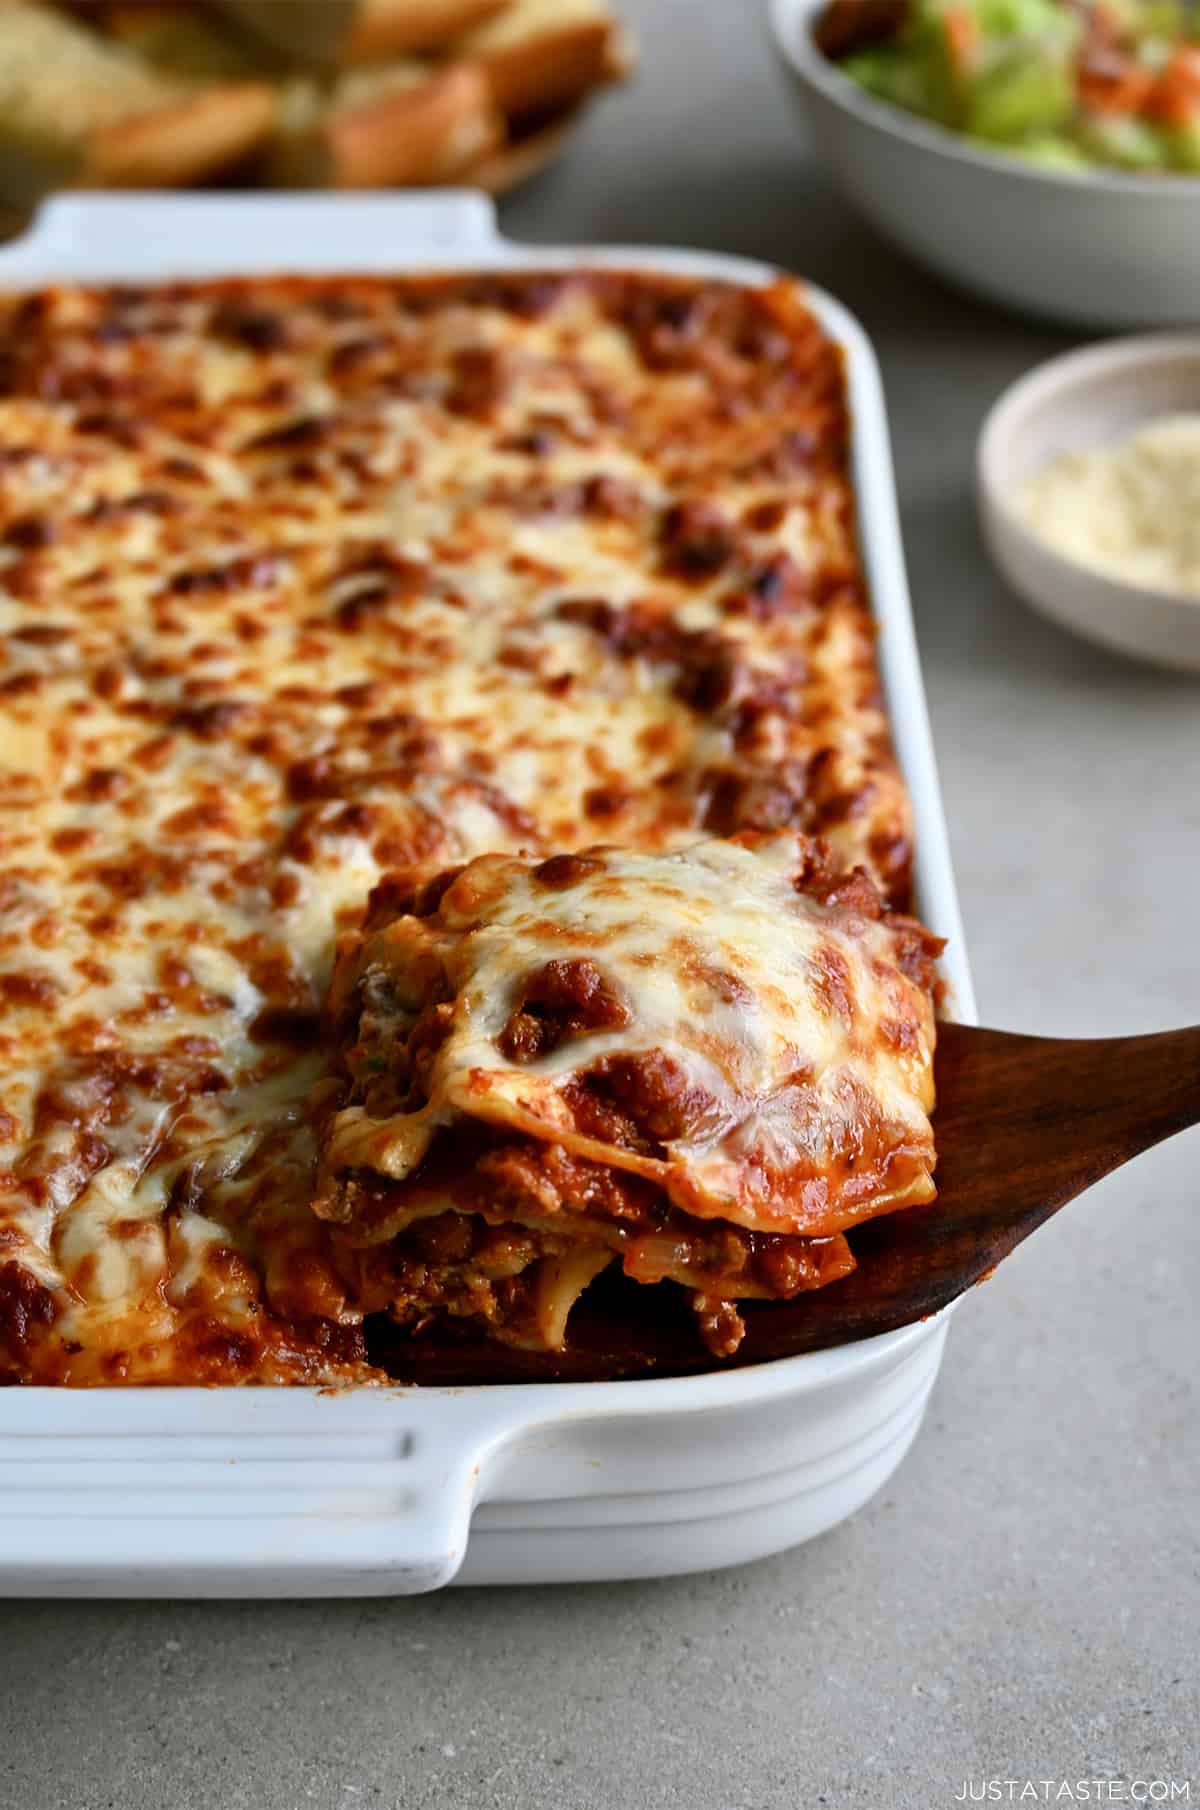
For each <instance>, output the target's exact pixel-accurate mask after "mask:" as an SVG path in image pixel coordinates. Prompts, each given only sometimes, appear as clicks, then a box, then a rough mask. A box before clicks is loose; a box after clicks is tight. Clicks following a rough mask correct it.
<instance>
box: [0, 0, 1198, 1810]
mask: <svg viewBox="0 0 1200 1810" xmlns="http://www.w3.org/2000/svg"><path fill="white" fill-rule="evenodd" d="M627 10H628V11H629V13H630V14H631V15H632V16H633V18H634V20H635V22H636V23H637V25H638V26H639V28H640V30H641V33H642V38H643V44H644V69H643V74H642V76H641V78H640V80H639V81H638V83H637V84H636V86H634V87H632V88H630V89H629V90H628V92H627V93H624V94H622V95H620V96H617V97H614V98H612V99H610V100H609V101H607V102H605V103H604V104H602V105H601V106H599V107H598V108H597V109H596V111H595V113H594V115H593V117H592V119H591V120H590V121H589V123H588V125H587V127H586V129H585V130H584V132H583V133H582V134H581V135H580V137H579V139H578V140H577V142H576V143H575V145H574V146H573V148H572V149H571V151H570V154H569V155H568V157H567V158H566V160H565V161H564V162H563V164H562V165H561V167H560V168H559V169H558V170H557V171H555V172H554V173H553V174H551V175H549V176H547V177H545V178H544V179H542V180H541V181H540V182H538V183H537V184H536V185H534V186H533V187H531V188H529V189H528V190H527V191H526V193H525V194H523V195H522V196H521V197H519V198H518V199H516V200H514V201H513V202H512V203H511V204H510V205H509V206H508V208H507V222H508V226H509V229H510V230H511V231H512V232H513V233H514V234H517V235H522V236H526V237H529V238H536V239H547V240H549V239H555V238H562V237H566V236H570V237H573V238H582V239H604V238H609V239H617V238H626V239H636V240H645V241H655V240H658V241H671V240H674V241H676V242H683V243H691V244H697V245H708V246H717V247H726V248H729V249H733V250H737V251H744V252H749V253H752V254H758V255H763V256H766V257H770V258H775V259H778V260H779V261H781V262H783V263H785V264H790V265H792V266H793V267H795V268H797V269H799V270H802V271H806V272H808V273H810V274H811V275H812V276H814V277H815V278H817V279H818V280H820V281H821V282H823V283H826V284H827V285H828V286H829V287H830V288H832V289H834V290H835V291H837V292H838V293H839V294H840V295H841V296H843V297H844V298H845V299H846V300H847V301H848V302H849V303H850V305H851V306H852V307H854V308H855V309H856V310H857V311H858V312H859V314H860V315H861V316H862V318H863V320H864V321H865V322H866V325H867V327H868V328H869V330H870V331H871V333H872V334H873V336H874V338H875V341H876V344H877V346H878V348H879V351H880V354H881V358H882V362H883V368H884V375H885V379H886V382H887V388H888V394H889V400H890V403H891V408H892V421H893V431H894V435H895V446H896V455H897V461H898V467H899V477H900V492H901V498H902V504H903V514H904V527H905V535H906V540H907V547H908V557H909V564H910V572H911V577H912V583H913V590H914V594H915V598H916V607H917V619H918V628H919V632H920V639H921V647H922V652H923V655H924V661H925V671H926V676H927V680H928V685H929V691H930V701H931V705H932V711H933V718H934V726H935V731H936V737H937V744H938V751H939V755H940V758H941V764H942V771H943V775H944V779H945V788H946V798H947V805H948V809H949V815H950V824H951V829H952V833H953V841H954V849H955V854H956V857H957V861H958V870H959V876H960V880H961V886H962V894H963V904H964V909H965V912H966V919H967V927H968V933H969V940H970V946H971V953H972V956H973V959H974V965H975V971H976V977H977V981H978V985H979V991H980V997H981V1001H982V1005H983V1009H984V1012H985V1014H986V1016H987V1018H988V1019H990V1020H991V1021H992V1022H994V1023H997V1024H1001V1025H1005V1026H1009V1027H1013V1028H1018V1029H1024V1030H1032V1031H1060V1032H1064V1033H1083V1034H1086V1033H1100V1032H1108V1031H1113V1032H1116V1031H1127V1030H1128V1031H1132V1030H1139V1029H1144V1028H1150V1027H1154V1026H1159V1025H1167V1024H1172V1023H1179V1022H1182V1021H1184V1020H1186V1019H1195V1018H1197V1017H1200V955H1198V950H1197V934H1196V933H1197V924H1198V911H1197V901H1198V893H1200V884H1198V883H1200V685H1197V684H1192V683H1187V682H1185V681H1182V680H1176V679H1172V678H1170V677H1167V676H1162V675H1158V674H1155V673H1153V672H1150V671H1141V670H1138V669H1137V668H1135V667H1133V666H1129V665H1124V664H1121V663H1118V662H1117V661H1116V660H1115V659H1109V658H1107V657H1105V656H1103V655H1101V654H1099V653H1095V652H1092V651H1090V650H1089V649H1088V648H1086V647H1084V646H1082V645H1080V644H1077V643H1075V642H1073V641H1071V640H1069V639H1067V637H1066V636H1064V635H1062V634H1059V633H1058V632H1057V631H1055V630H1054V629H1052V628H1050V627H1048V626H1046V625H1043V624H1042V623H1041V622H1039V621H1038V620H1037V619H1036V618H1034V617H1033V616H1031V615H1029V614H1027V613H1026V612H1025V611H1024V610H1023V609H1022V607H1021V606H1020V605H1019V604H1018V603H1017V602H1016V601H1015V600H1014V599H1013V598H1012V597H1011V596H1010V595H1008V594H1007V592H1006V591H1005V590H1004V588H1003V587H1002V586H1001V584H1000V583H999V582H998V581H997V580H996V579H995V578H994V577H993V576H992V575H991V574H990V572H989V569H988V566H987V564H986V563H985V560H984V557H983V554H982V552H981V550H980V548H979V545H978V543H977V539H976V533H975V527H974V522H973V517H972V511H971V505H970V485H971V459H972V448H973V444H974V439H975V434H976V430H977V427H978V424H979V421H980V419H981V417H982V414H983V412H984V410H985V408H986V407H987V405H988V404H989V402H990V401H991V400H992V398H993V397H994V396H995V395H996V394H997V393H998V392H999V391H1000V389H1001V388H1002V387H1003V386H1004V385H1005V384H1006V383H1007V382H1009V380H1010V379H1012V378H1013V377H1015V376H1016V375H1017V374H1018V373H1019V372H1020V371H1022V370H1024V369H1025V368H1026V367H1027V366H1028V365H1030V364H1031V363H1033V362H1034V361H1035V360H1037V359H1039V358H1042V357H1044V356H1046V355H1047V354H1049V353H1051V352H1054V351H1055V350H1057V349H1058V348H1059V347H1060V346H1061V345H1063V344H1065V343H1066V341H1065V339H1064V338H1063V337H1062V336H1060V335H1058V334H1056V333H1055V332H1054V331H1052V330H1049V329H1039V328H1036V327H1033V326H1030V325H1028V324H1022V323H1020V322H1017V321H1014V320H1012V319H1008V318H1005V317H1003V316H1001V315H999V314H995V313H992V312H990V311H988V310H986V309H984V308H982V307H979V306H976V305H974V304H971V303H968V302H966V301H963V300H960V299H959V298H957V297H954V296H952V295H950V294H949V293H947V292H945V291H943V290H942V289H940V288H937V287H935V286H934V285H933V284H932V283H930V282H927V281H926V280H925V279H924V278H922V277H920V276H918V275H917V274H915V273H914V272H913V271H912V270H911V269H910V268H909V267H908V266H907V265H906V264H905V263H903V262H901V261H900V259H899V258H896V257H893V256H892V255H891V254H890V253H889V252H887V251H885V250H883V249H882V248H881V247H880V246H879V245H878V244H877V243H876V242H875V241H874V240H873V239H872V238H871V237H870V236H869V235H868V234H867V232H866V231H865V230H863V229H861V228H859V227H858V226H857V225H856V224H854V223H852V222H851V221H849V220H848V219H847V218H846V217H845V216H844V214H843V212H842V210H841V208H840V207H839V206H838V205H837V203H836V202H835V201H834V199H833V198H832V195H831V193H830V191H829V189H828V188H827V186H826V184H825V183H824V181H823V180H822V179H821V178H820V176H819V175H818V174H817V173H816V171H815V169H814V168H813V166H812V165H811V163H810V161H809V160H808V158H807V156H806V151H805V147H804V144H803V142H802V139H801V136H800V133H799V131H798V128H797V126H796V124H795V122H794V120H793V118H792V116H791V113H790V111H789V109H788V106H787V104H786V100H785V96H784V93H783V90H782V87H781V84H780V83H779V81H778V79H777V77H776V74H775V72H774V70H773V69H772V67H771V64H770V59H769V57H768V54H767V51H766V48H765V45H764V43H763V41H762V37H761V33H760V30H759V25H758V18H757V11H758V9H757V6H756V5H755V4H752V3H751V0H640V4H637V5H634V4H632V0H630V3H629V4H628V9H627ZM1198 1159H1200V1134H1197V1133H1192V1134H1190V1135H1188V1136H1186V1137H1183V1138H1180V1139H1178V1140H1176V1142H1175V1143H1174V1144H1172V1145H1169V1146H1167V1147H1164V1148H1162V1149H1160V1150H1158V1151H1157V1152H1153V1153H1151V1154H1150V1155H1148V1156H1146V1157H1144V1158H1142V1159H1141V1160H1140V1161H1139V1162H1138V1163H1136V1164H1135V1165H1134V1166H1133V1167H1132V1168H1130V1169H1129V1170H1127V1171H1126V1172H1125V1173H1124V1174H1123V1175H1121V1176H1120V1177H1118V1178H1115V1179H1113V1180H1111V1181H1110V1182H1109V1183H1107V1184H1105V1185H1103V1186H1101V1187H1099V1188H1097V1189H1096V1190H1095V1191H1094V1193H1092V1194H1091V1195H1090V1196H1088V1197H1087V1199H1086V1200H1085V1201H1083V1202H1081V1203H1079V1204H1078V1205H1077V1206H1076V1207H1074V1208H1073V1209H1071V1210H1070V1211H1068V1212H1067V1213H1066V1214H1064V1215H1063V1216H1062V1217H1061V1219H1060V1220H1059V1222H1058V1223H1056V1224H1053V1225H1052V1226H1051V1227H1049V1228H1048V1229H1047V1230H1046V1231H1044V1232H1043V1233H1042V1234H1040V1236H1039V1237H1038V1238H1037V1239H1036V1240H1035V1241H1034V1242H1033V1243H1032V1244H1031V1245H1026V1246H1025V1247H1024V1248H1023V1250H1021V1251H1020V1252H1018V1253H1017V1255H1016V1256H1015V1257H1014V1258H1013V1259H1012V1260H1011V1261H1010V1262H1009V1263H1008V1264H1006V1265H1005V1267H1004V1269H1003V1271H1002V1273H1001V1274H999V1275H998V1276H997V1277H996V1278H995V1279H994V1280H993V1281H992V1282H991V1283H990V1284H988V1285H987V1287H986V1288H985V1289H983V1290H982V1291H980V1292H979V1293H978V1294H977V1295H976V1296H975V1297H974V1298H973V1299H972V1300H971V1302H970V1303H969V1304H968V1305H967V1306H966V1308H965V1309H964V1311H963V1312H962V1314H961V1317H960V1319H959V1321H958V1322H957V1324H956V1326H955V1328H954V1331H953V1333H952V1337H951V1349H950V1354H949V1359H948V1362H947V1365H946V1368H945V1371H944V1374H943V1377H942V1380H941V1382H940V1384H939V1386H938V1389H937V1393H936V1396H935V1399H934V1403H933V1407H932V1410H931V1413H930V1418H929V1420H928V1422H927V1424H926V1427H925V1430H924V1432H923V1433H922V1435H921V1438H920V1440H919V1442H918V1444H917V1446H916V1448H915V1450H914V1452H913V1453H912V1455H911V1456H910V1457H909V1459H908V1460H907V1462H906V1463H905V1465H904V1466H903V1468H902V1470H901V1471H900V1473H899V1474H898V1475H897V1476H896V1478H895V1479H894V1480H893V1483H892V1485H891V1486H890V1487H889V1488H888V1489H887V1491H886V1492H885V1493H884V1495H883V1496H882V1497H881V1498H879V1499H878V1500H876V1501H875V1502H874V1503H873V1504H872V1505H871V1506H870V1507H869V1508H868V1509H866V1510H865V1511H864V1512H863V1513H862V1514H860V1515H859V1516H858V1517H857V1519H855V1520H854V1521H853V1522H851V1523H850V1524H849V1525H847V1526H845V1527H843V1528H841V1529H839V1530H837V1531H836V1532H834V1533H832V1534H830V1535H827V1536H826V1537H825V1538H824V1539H821V1540H819V1541H817V1542H816V1543H814V1544H813V1545H811V1546H809V1547H807V1548H806V1549H804V1550H801V1551H799V1552H796V1553H793V1554H790V1555H787V1556H785V1557H782V1558H778V1559H775V1560H771V1561H767V1562H764V1563H761V1564H758V1565H754V1566H750V1567H748V1568H745V1569H742V1570H739V1571H736V1572H730V1573H726V1574H722V1575H714V1576H708V1577H697V1578H691V1579H687V1580H682V1581H676V1582H668V1583H661V1584H635V1585H622V1586H616V1587H592V1588H582V1589H574V1590H570V1589H552V1590H551V1589H545V1590H527V1591H513V1592H491V1593H489V1592H482V1591H468V1592H461V1593H449V1594H446V1595H443V1596H441V1597H438V1598H427V1599H420V1600H414V1601H400V1602H380V1601H372V1602H366V1603H361V1604H358V1603H291V1604H289V1603H280V1604H258V1605H249V1606H238V1605H233V1604H230V1605H222V1604H188V1603H181V1604H160V1605H155V1606H150V1607H142V1606H138V1605H135V1604H97V1603H90V1604H82V1605H79V1604H71V1603H46V1604H40V1605H33V1604H9V1605H3V1606H0V1805H3V1806H4V1807H5V1810H8V1806H12V1807H13V1810H16V1807H17V1806H20V1807H21V1810H52V1807H57V1806H62V1807H63V1810H243V1807H244V1810H285V1807H286V1810H292V1807H301V1806H303V1807H307V1806H310V1805H312V1806H318V1807H319V1810H377V1807H379V1810H390V1807H392V1806H403V1807H404V1810H409V1807H410V1806H411V1807H412V1810H439V1807H441V1806H450V1805H455V1806H475V1805H479V1806H499V1807H502V1810H648V1807H650V1810H652V1807H654V1806H663V1807H664V1810H665V1807H672V1810H673V1807H675V1806H679V1807H680V1810H799V1807H800V1806H805V1807H806V1810H807V1807H808V1806H812V1805H818V1804H828V1805H830V1806H834V1807H835V1810H852V1807H857V1806H863V1807H864V1810H910V1807H911V1810H929V1807H931V1806H932V1807H938V1806H942V1805H945V1806H949V1805H951V1804H952V1803H953V1802H954V1799H955V1796H956V1794H961V1793H962V1792H963V1790H964V1784H965V1781H967V1780H973V1781H975V1783H976V1787H977V1788H978V1786H979V1782H980V1781H982V1780H983V1779H985V1778H999V1779H1012V1778H1015V1779H1017V1780H1018V1781H1024V1780H1025V1779H1027V1778H1028V1779H1032V1780H1047V1779H1048V1780H1052V1781H1054V1782H1055V1789H1057V1786H1058V1783H1059V1782H1060V1781H1063V1780H1067V1781H1072V1782H1074V1781H1077V1780H1081V1779H1084V1780H1091V1779H1096V1778H1111V1779H1114V1780H1116V1781H1117V1785H1116V1786H1114V1787H1112V1789H1111V1790H1110V1793H1109V1795H1108V1796H1107V1797H1106V1798H1101V1797H1100V1796H1099V1793H1098V1791H1097V1788H1096V1787H1095V1786H1093V1787H1092V1788H1091V1798H1090V1801H1091V1802H1093V1803H1095V1802H1097V1801H1108V1802H1121V1801H1130V1800H1129V1799H1128V1797H1127V1796H1126V1797H1125V1798H1122V1796H1121V1795H1120V1791H1124V1792H1125V1793H1128V1792H1129V1791H1130V1789H1131V1788H1132V1786H1133V1784H1134V1782H1135V1781H1137V1780H1146V1781H1153V1780H1159V1779H1166V1780H1171V1779H1174V1780H1176V1781H1177V1782H1178V1781H1182V1780H1184V1779H1188V1778H1190V1780H1191V1801H1192V1802H1196V1801H1198V1800H1200V1746H1198V1738H1197V1731H1198V1729H1200V1695H1198V1677H1197V1673H1198V1663H1197V1661H1198V1648H1200V1633H1198V1629H1200V1578H1198V1557H1197V1534H1198V1522H1200V1506H1198V1505H1200V1454H1198V1449H1197V1448H1198V1444H1200V1438H1198V1426H1197V1418H1198V1417H1197V1389H1196V1375H1197V1368H1198V1366H1197V1359H1198V1357H1200V1334H1198V1314H1197V1305H1196V1304H1197V1297H1198V1291H1200V1218H1198V1216H1197V1215H1198V1208H1200V1202H1198V1200H1197V1183H1196V1170H1197V1164H1198ZM1118 1787H1119V1788H1120V1791H1119V1790H1118ZM1037 1789H1038V1790H1039V1791H1040V1790H1041V1789H1042V1788H1041V1786H1040V1785H1039V1786H1038V1787H1037ZM1025 1801H1026V1802H1029V1801H1032V1800H1031V1799H1029V1798H1028V1797H1026V1799H1025ZM1057 1801H1059V1802H1064V1801H1070V1800H1068V1799H1066V1798H1063V1797H1060V1798H1059V1799H1058V1800H1057ZM1075 1801H1080V1800H1079V1797H1078V1794H1077V1795H1076V1799H1075ZM1175 1801H1176V1802H1178V1801H1181V1800H1180V1799H1179V1798H1176V1800H1175Z"/></svg>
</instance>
